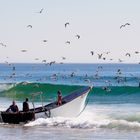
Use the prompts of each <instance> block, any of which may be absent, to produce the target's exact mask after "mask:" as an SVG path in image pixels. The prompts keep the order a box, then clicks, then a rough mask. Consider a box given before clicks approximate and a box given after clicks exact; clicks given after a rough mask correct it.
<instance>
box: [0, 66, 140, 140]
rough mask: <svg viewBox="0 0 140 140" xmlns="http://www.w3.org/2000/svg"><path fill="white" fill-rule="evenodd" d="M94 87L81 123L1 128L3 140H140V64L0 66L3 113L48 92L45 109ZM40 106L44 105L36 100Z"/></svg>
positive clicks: (67, 121) (42, 120)
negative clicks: (59, 98)
mask: <svg viewBox="0 0 140 140" xmlns="http://www.w3.org/2000/svg"><path fill="white" fill-rule="evenodd" d="M90 85H92V86H93V89H92V91H91V92H90V93H89V96H88V99H87V100H88V104H87V106H86V108H85V110H84V112H83V113H82V114H81V115H80V116H79V117H77V118H63V117H56V118H47V119H45V118H39V119H37V120H35V121H33V122H29V123H27V124H20V125H19V124H18V125H11V124H10V125H9V124H3V123H1V124H0V132H1V133H0V140H5V139H6V140H25V139H26V140H31V139H32V140H46V139H47V140H56V139H57V140H58V139H61V140H66V139H67V140H108V139H109V140H116V139H117V140H132V139H134V140H139V139H140V64H53V65H51V66H50V65H48V64H0V110H6V108H8V106H9V105H10V104H11V102H12V100H16V103H17V105H18V106H19V108H20V109H22V102H23V101H24V99H25V98H26V97H28V98H29V99H30V107H32V103H31V101H32V99H31V95H32V93H35V92H40V91H41V92H43V93H44V94H43V102H44V104H46V103H49V102H51V101H54V100H56V95H57V94H56V93H57V90H61V91H62V94H63V96H65V95H68V94H69V93H70V92H72V91H74V90H77V89H80V88H82V87H83V86H90ZM35 104H36V106H39V105H41V102H40V99H39V98H37V99H35Z"/></svg>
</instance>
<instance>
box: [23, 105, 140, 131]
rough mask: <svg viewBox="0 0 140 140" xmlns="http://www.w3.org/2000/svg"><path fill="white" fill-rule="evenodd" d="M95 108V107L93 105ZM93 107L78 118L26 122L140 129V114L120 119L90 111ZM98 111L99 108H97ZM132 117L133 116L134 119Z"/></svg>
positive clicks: (89, 127) (78, 126)
mask: <svg viewBox="0 0 140 140" xmlns="http://www.w3.org/2000/svg"><path fill="white" fill-rule="evenodd" d="M92 108H93V107H92ZM90 109H91V107H90V108H89V107H88V109H87V110H85V112H84V113H83V114H82V115H81V116H80V117H78V118H63V117H55V118H46V119H45V118H38V119H37V120H35V121H33V122H30V123H28V124H25V126H26V127H34V126H46V127H63V128H70V129H72V128H74V129H102V128H106V129H116V130H138V131H140V114H137V115H136V116H137V117H135V116H133V115H130V116H127V117H126V116H125V117H121V118H119V119H117V118H115V117H113V116H110V115H107V114H105V113H104V114H102V113H101V112H100V113H99V112H92V111H90ZM96 111H97V110H96ZM130 118H133V119H132V120H131V119H130Z"/></svg>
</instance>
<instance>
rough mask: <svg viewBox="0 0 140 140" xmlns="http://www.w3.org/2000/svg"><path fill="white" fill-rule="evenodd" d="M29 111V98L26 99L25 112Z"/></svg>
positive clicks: (24, 103)
mask: <svg viewBox="0 0 140 140" xmlns="http://www.w3.org/2000/svg"><path fill="white" fill-rule="evenodd" d="M28 111H29V104H28V98H26V100H25V102H23V112H28Z"/></svg>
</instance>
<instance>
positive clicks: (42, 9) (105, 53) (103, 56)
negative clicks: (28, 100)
mask: <svg viewBox="0 0 140 140" xmlns="http://www.w3.org/2000/svg"><path fill="white" fill-rule="evenodd" d="M43 11H44V8H41V9H40V10H39V11H38V12H36V13H38V14H42V13H43ZM69 25H70V23H69V22H66V23H65V24H64V27H65V28H67V27H68V26H69ZM126 26H130V23H125V24H122V25H121V26H120V29H122V28H125V27H126ZM27 28H33V25H31V24H29V25H27ZM75 37H76V38H77V39H80V38H81V37H80V35H79V34H77V35H75ZM42 41H43V42H44V43H47V42H48V40H46V39H44V40H42ZM65 44H68V45H70V44H71V42H70V41H69V40H67V41H66V42H65ZM0 46H2V47H7V45H6V44H4V43H3V42H1V43H0ZM21 52H23V53H25V52H27V50H25V49H23V50H21ZM90 54H91V55H92V56H94V55H97V58H98V59H100V60H107V58H106V55H108V54H110V52H109V51H108V52H104V53H95V51H94V50H91V51H90ZM135 54H139V51H135ZM124 55H125V56H126V57H131V54H130V53H126V54H124ZM34 60H35V61H38V60H39V58H35V59H34ZM62 60H66V57H64V56H62ZM109 60H110V61H112V60H113V59H112V58H110V59H109ZM41 62H42V63H47V60H41ZM118 62H123V60H122V59H120V58H119V59H118ZM60 63H61V64H63V62H60ZM48 64H49V65H50V66H51V65H52V64H55V61H51V62H49V63H48ZM139 64H140V62H139Z"/></svg>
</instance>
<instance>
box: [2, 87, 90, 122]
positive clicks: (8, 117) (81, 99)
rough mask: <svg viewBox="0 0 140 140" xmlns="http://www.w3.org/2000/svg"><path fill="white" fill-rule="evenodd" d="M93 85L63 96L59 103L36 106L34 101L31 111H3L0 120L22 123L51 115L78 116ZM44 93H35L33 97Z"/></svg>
mask: <svg viewBox="0 0 140 140" xmlns="http://www.w3.org/2000/svg"><path fill="white" fill-rule="evenodd" d="M91 89H92V87H89V86H88V87H83V88H81V89H78V90H76V91H73V92H72V93H70V94H68V95H67V96H64V97H63V98H62V104H61V105H58V104H57V101H54V102H51V103H49V104H47V105H43V103H42V106H40V107H35V105H34V102H33V108H31V109H30V110H29V112H23V111H19V112H18V113H9V112H1V113H0V120H1V121H2V122H5V123H20V122H25V123H26V122H28V121H32V120H35V119H37V118H40V117H43V118H50V117H58V116H59V117H77V116H79V115H80V114H81V113H82V112H83V111H84V109H85V107H86V98H87V96H88V93H89V92H90V90H91ZM38 94H40V95H41V94H42V93H41V92H40V93H35V94H33V98H34V97H35V96H36V95H38Z"/></svg>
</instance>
